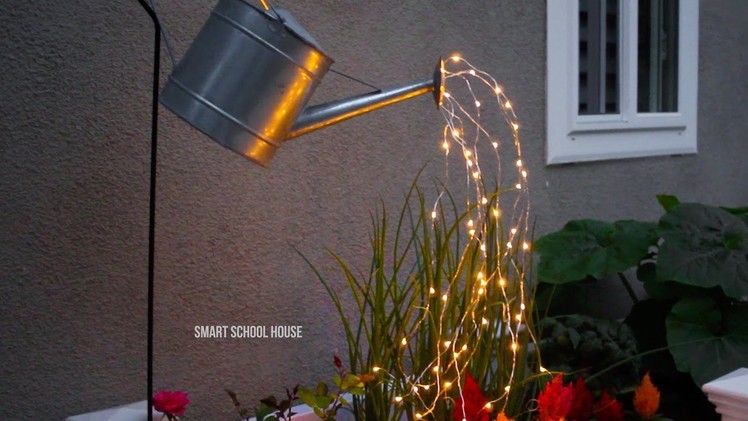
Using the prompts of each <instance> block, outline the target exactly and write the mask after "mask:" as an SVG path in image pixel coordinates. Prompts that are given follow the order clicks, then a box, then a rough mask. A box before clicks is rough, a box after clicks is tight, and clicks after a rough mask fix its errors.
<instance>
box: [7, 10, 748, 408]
mask: <svg viewBox="0 0 748 421" xmlns="http://www.w3.org/2000/svg"><path fill="white" fill-rule="evenodd" d="M284 4H285V5H286V6H287V7H288V8H290V9H291V10H292V11H293V13H294V14H295V16H296V17H297V19H298V20H299V21H301V22H302V23H303V24H304V25H305V26H306V27H307V28H308V29H309V30H310V31H311V32H312V33H313V34H314V35H315V36H316V38H317V39H318V41H319V42H320V43H321V44H322V45H323V46H324V47H325V49H326V51H327V52H328V53H329V54H330V55H331V56H332V57H334V58H335V59H336V60H337V68H338V69H340V70H342V71H345V72H348V73H351V74H354V75H357V76H359V77H362V78H364V79H366V80H370V81H373V82H374V83H377V84H380V85H389V84H395V83H400V82H407V81H411V80H418V79H423V78H424V77H428V75H429V73H430V71H431V68H432V66H433V64H434V62H435V60H436V58H437V57H438V56H439V55H445V54H449V53H451V52H452V51H455V50H457V51H460V52H462V53H463V55H464V56H466V57H467V58H469V59H470V60H471V61H473V62H474V63H475V64H476V65H478V66H479V67H481V68H484V69H487V70H490V71H491V72H492V73H493V74H494V75H495V76H496V77H497V78H498V79H500V81H501V82H502V83H503V84H504V85H505V86H506V89H507V90H508V91H509V93H510V94H511V96H512V97H513V98H514V101H515V104H516V109H517V112H518V114H519V116H520V118H521V119H522V121H523V127H524V129H523V134H524V139H525V155H526V157H527V159H526V161H527V162H528V164H529V165H530V167H531V168H532V171H533V177H532V181H531V189H532V195H533V196H532V198H533V209H534V216H535V217H536V218H537V222H538V230H539V231H540V232H541V233H542V232H546V231H548V230H549V229H553V228H557V227H559V226H560V225H561V224H562V223H563V222H564V221H565V220H567V219H569V218H577V217H594V218H628V217H632V218H633V217H637V218H653V217H655V216H656V215H657V214H658V207H657V205H656V203H655V200H654V195H655V194H657V193H661V192H669V193H674V194H677V195H679V196H681V197H682V198H683V199H686V200H698V201H703V202H708V203H715V204H725V205H745V204H746V203H748V181H747V180H748V166H746V165H745V161H746V158H748V142H747V140H746V136H745V133H746V132H748V119H747V118H746V115H747V114H748V108H747V107H746V103H745V98H747V97H748V82H747V81H746V75H748V49H746V45H748V2H744V1H735V0H721V1H718V0H703V1H702V2H701V4H702V6H701V9H702V14H701V34H700V37H701V38H700V44H701V45H700V65H699V67H700V68H699V70H700V71H699V77H700V80H699V148H700V150H701V152H700V153H699V154H698V155H696V156H684V157H660V158H649V159H637V160H627V161H618V162H604V163H592V164H584V165H569V166H562V167H554V168H546V167H544V165H543V162H544V158H543V154H544V135H545V131H544V130H545V129H544V127H545V125H544V120H545V118H544V113H545V105H544V104H545V2H544V1H541V0H529V1H521V0H501V1H496V0H494V1H488V0H482V1H463V2H447V1H437V0H432V1H426V0H419V1H415V0H414V1H352V0H349V1H331V0H324V1H298V2H284ZM212 5H213V1H212V0H187V1H174V0H162V1H161V4H160V7H161V14H162V19H163V21H164V23H165V25H166V27H167V28H168V29H169V30H170V31H171V36H172V38H173V43H174V46H175V49H176V54H177V56H181V55H182V54H183V52H184V50H185V49H186V48H187V46H188V44H189V40H190V39H192V37H193V36H194V35H195V34H196V33H197V31H198V30H199V28H200V26H201V24H202V22H203V21H204V20H205V19H206V17H207V15H208V13H209V10H210V8H211V7H212ZM151 31H152V29H151V25H150V22H149V20H148V18H147V16H146V15H145V13H144V12H143V11H142V10H141V9H140V7H139V6H138V4H137V2H136V1H135V0H120V1H81V0H69V1H27V0H3V1H2V2H0V39H1V40H2V41H0V57H2V71H1V72H0V139H1V140H0V156H1V157H2V158H1V161H0V215H2V228H0V355H1V357H0V361H2V362H1V363H0V419H3V420H21V419H61V418H63V417H64V416H66V415H70V414H75V413H80V412H86V411H90V410H94V409H97V408H102V407H107V406H113V405H116V404H120V403H126V402H131V401H136V400H140V399H142V398H143V397H144V389H145V323H146V320H145V311H146V302H145V293H146V248H147V247H146V246H147V218H148V213H147V205H148V196H147V193H148V190H147V188H148V175H147V174H148V149H149V127H150V125H149V111H150V109H149V104H150V102H149V101H150V83H151V82H150V77H151V75H150V69H151V67H150V65H151V54H152V49H151V40H152V32H151ZM163 63H164V66H165V68H166V71H168V69H169V67H170V65H169V62H168V60H167V59H166V56H164V60H163ZM319 91H320V93H319V95H318V99H319V100H324V99H331V98H334V97H340V96H344V95H348V94H352V93H358V92H361V91H362V89H361V88H360V87H358V86H356V85H355V84H352V83H350V82H348V81H346V80H344V79H341V78H339V77H335V76H334V75H328V77H327V80H326V81H325V82H324V83H323V85H322V86H321V88H320V90H319ZM160 121H161V129H160V136H161V137H160V139H161V146H160V148H159V159H160V162H159V177H160V178H159V191H158V197H159V201H158V218H157V219H158V220H157V223H158V225H157V253H158V254H157V271H156V274H157V285H156V287H157V289H156V294H157V296H156V302H157V312H156V315H157V321H156V333H157V334H156V340H157V344H156V387H157V388H180V389H184V390H187V391H188V392H190V394H191V397H192V399H193V401H194V405H193V408H192V409H191V410H190V413H191V415H192V416H191V417H190V419H198V420H212V419H216V420H217V419H231V416H230V409H231V408H230V402H229V400H228V399H227V398H226V397H225V396H224V394H223V391H222V390H223V388H224V387H226V386H228V387H232V388H234V389H236V390H237V391H238V392H240V394H241V395H242V396H244V397H245V398H251V399H252V400H256V399H259V398H260V397H261V395H264V394H268V393H279V392H281V391H282V389H281V386H282V385H292V384H294V383H296V382H301V383H311V382H313V381H317V380H319V379H322V378H327V376H329V375H330V374H331V369H330V366H329V364H328V361H329V355H330V353H331V352H333V351H334V350H336V349H339V350H341V351H343V348H342V347H343V343H342V342H341V340H340V331H339V328H338V324H337V323H336V319H335V317H334V315H333V308H332V306H331V304H330V303H329V302H328V301H327V299H326V297H325V295H324V293H323V292H322V289H321V287H320V286H319V285H318V283H316V281H315V280H314V279H313V276H312V274H311V273H310V270H309V269H308V268H307V267H306V265H305V264H304V263H303V262H302V260H301V259H300V258H299V257H298V256H297V255H296V254H295V252H294V251H293V247H297V248H299V249H301V250H302V251H303V252H304V253H306V254H307V255H308V256H309V257H310V258H311V259H312V260H314V261H315V262H320V264H321V266H322V268H323V269H324V270H326V271H332V269H333V265H332V263H331V262H330V261H329V259H328V258H326V257H325V253H324V247H330V248H333V249H335V250H337V251H340V252H341V253H342V254H343V255H344V256H346V257H348V258H350V259H351V260H352V261H353V262H355V263H357V264H358V265H359V266H360V267H362V268H366V256H367V241H368V240H367V236H366V233H367V229H368V217H367V213H368V211H369V210H370V209H372V208H373V206H374V204H375V203H376V200H377V198H379V197H381V198H383V200H384V201H385V202H387V203H390V204H396V203H398V202H399V199H400V198H401V196H402V195H403V193H404V192H405V190H406V189H407V186H408V184H409V183H410V181H411V179H412V177H413V176H414V174H415V173H416V172H417V170H418V169H419V168H420V167H421V166H422V165H423V164H424V163H425V162H426V161H427V160H429V159H431V160H432V161H433V162H434V163H436V164H437V165H431V166H430V167H428V168H427V170H426V175H427V178H428V177H432V176H439V175H440V174H441V173H442V171H441V168H442V167H441V165H439V164H440V162H441V160H442V157H441V154H440V152H439V150H438V148H437V146H436V144H435V142H434V140H435V139H436V138H437V137H438V135H439V122H440V121H441V120H440V117H439V116H438V114H437V113H436V112H435V111H434V109H433V104H432V103H430V102H429V100H428V99H427V98H425V97H424V98H421V99H416V100H413V101H410V102H409V103H408V104H400V105H398V106H395V107H391V108H389V109H386V110H382V111H380V112H378V113H377V114H376V115H370V116H366V117H362V118H359V119H357V120H354V121H350V122H346V123H344V124H342V125H339V126H336V127H333V128H330V129H327V130H325V131H322V132H317V133H314V134H311V135H309V136H307V137H306V138H303V139H299V140H296V141H293V143H291V144H288V145H286V147H284V148H283V149H281V151H280V152H279V153H278V155H277V157H276V159H275V160H274V161H273V163H272V166H271V168H269V169H262V168H259V167H257V166H253V165H251V164H250V163H249V162H246V161H245V160H243V159H241V158H240V157H238V156H237V155H235V154H233V153H231V152H229V151H228V150H225V149H223V148H221V147H220V146H218V145H217V144H214V143H213V142H212V141H210V140H208V139H206V138H205V137H203V136H201V135H199V134H198V133H197V132H196V131H194V130H193V129H191V128H190V127H188V126H187V125H186V124H184V123H182V122H179V121H177V119H176V117H174V116H173V115H171V114H169V113H168V112H166V111H164V112H163V113H162V115H161V120H160ZM609 299H610V300H611V301H612V302H613V305H615V302H616V300H618V298H616V296H611V297H610V298H609ZM199 324H227V325H228V324H301V325H303V326H304V338H303V339H302V340H296V341H273V340H264V341H232V340H225V341H221V340H202V341H201V340H196V339H195V338H193V337H192V330H191V329H192V326H194V325H199ZM209 414H218V415H215V416H214V415H209Z"/></svg>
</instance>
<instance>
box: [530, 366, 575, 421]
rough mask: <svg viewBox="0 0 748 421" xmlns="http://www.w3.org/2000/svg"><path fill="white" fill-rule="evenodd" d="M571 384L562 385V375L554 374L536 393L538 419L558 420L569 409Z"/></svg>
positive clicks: (544, 420) (545, 420)
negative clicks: (537, 393)
mask: <svg viewBox="0 0 748 421" xmlns="http://www.w3.org/2000/svg"><path fill="white" fill-rule="evenodd" d="M572 395H573V391H572V386H571V385H569V386H564V376H563V375H562V374H558V375H556V377H554V378H553V380H551V381H550V382H549V383H548V384H547V385H545V389H543V391H542V392H540V394H539V395H538V411H539V412H540V421H559V420H563V419H565V418H566V415H567V414H568V413H569V410H571V401H572Z"/></svg>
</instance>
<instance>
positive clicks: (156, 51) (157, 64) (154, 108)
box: [138, 0, 161, 421]
mask: <svg viewBox="0 0 748 421" xmlns="http://www.w3.org/2000/svg"><path fill="white" fill-rule="evenodd" d="M138 3H140V5H141V6H143V9H145V11H146V12H147V13H148V16H150V17H151V20H152V21H153V26H154V37H153V92H152V104H151V187H150V204H149V213H148V368H147V371H148V374H147V377H148V381H147V383H148V385H147V388H148V390H147V393H148V404H147V409H146V410H147V411H148V421H153V285H154V281H153V279H154V266H155V254H156V253H155V240H156V158H157V152H158V88H159V77H160V76H159V72H160V70H161V24H160V23H159V21H158V17H157V16H156V12H155V11H154V10H153V9H152V8H151V7H150V6H149V5H148V4H147V3H146V2H145V0H138Z"/></svg>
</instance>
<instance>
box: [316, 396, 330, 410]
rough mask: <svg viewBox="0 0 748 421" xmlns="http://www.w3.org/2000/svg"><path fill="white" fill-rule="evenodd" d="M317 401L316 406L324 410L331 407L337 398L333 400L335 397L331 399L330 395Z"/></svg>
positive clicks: (319, 397)
mask: <svg viewBox="0 0 748 421" xmlns="http://www.w3.org/2000/svg"><path fill="white" fill-rule="evenodd" d="M316 399H317V404H316V405H314V406H316V407H318V408H322V409H326V408H327V407H328V406H330V404H331V403H332V401H333V400H335V398H333V397H331V396H329V395H324V396H317V398H316Z"/></svg>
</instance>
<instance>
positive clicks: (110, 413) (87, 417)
mask: <svg viewBox="0 0 748 421" xmlns="http://www.w3.org/2000/svg"><path fill="white" fill-rule="evenodd" d="M147 405H148V402H147V401H140V402H135V403H131V404H129V405H122V406H118V407H115V408H109V409H103V410H101V411H96V412H89V413H87V414H81V415H73V416H71V417H67V418H66V419H65V421H147V420H148V411H147V410H146V406H147ZM162 415H163V414H162V413H160V412H158V411H156V410H154V411H153V419H154V421H155V420H160V419H161V416H162Z"/></svg>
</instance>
